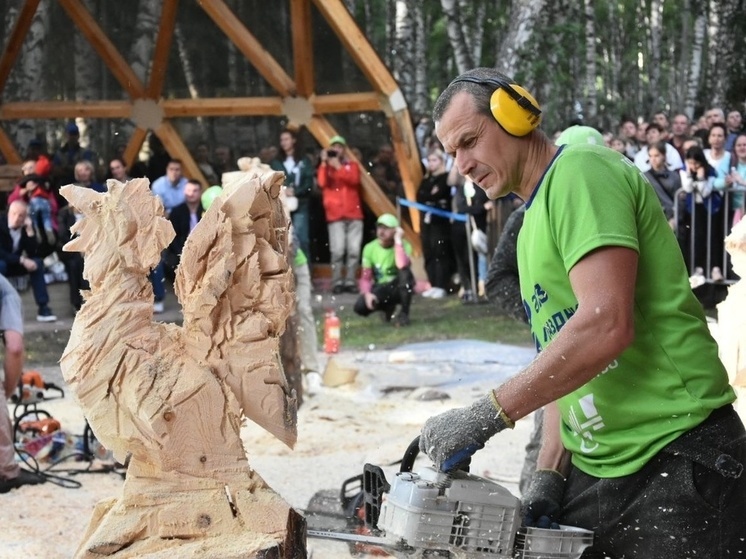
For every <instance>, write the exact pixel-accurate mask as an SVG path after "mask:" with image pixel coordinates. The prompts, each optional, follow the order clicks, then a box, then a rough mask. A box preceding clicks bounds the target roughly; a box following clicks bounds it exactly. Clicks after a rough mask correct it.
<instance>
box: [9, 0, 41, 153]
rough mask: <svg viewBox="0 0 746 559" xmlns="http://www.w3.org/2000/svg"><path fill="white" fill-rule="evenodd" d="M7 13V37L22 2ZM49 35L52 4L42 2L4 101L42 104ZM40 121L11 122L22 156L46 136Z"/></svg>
mask: <svg viewBox="0 0 746 559" xmlns="http://www.w3.org/2000/svg"><path fill="white" fill-rule="evenodd" d="M9 4H10V5H9V6H8V8H7V11H6V13H5V29H6V33H5V36H6V37H7V36H8V35H9V34H10V30H12V29H13V27H14V26H15V23H16V20H17V19H18V14H19V12H20V8H21V6H22V4H23V1H22V0H16V1H14V2H10V3H9ZM48 33H49V5H48V4H47V3H46V2H41V3H40V4H39V7H38V8H37V10H36V14H35V15H34V18H33V21H32V22H31V27H30V28H29V30H28V33H27V35H26V39H25V41H24V42H23V46H22V47H21V52H20V54H19V56H18V58H17V60H16V64H15V68H14V71H13V72H11V73H10V76H9V78H8V82H7V85H6V87H5V98H6V99H8V100H13V101H21V100H22V101H40V100H42V99H44V84H45V81H46V80H45V79H44V61H45V53H44V49H45V46H46V43H47V35H48ZM40 124H42V123H40V122H39V121H35V120H32V119H21V120H17V121H8V122H7V124H6V125H7V127H8V128H7V130H8V133H9V136H10V137H11V138H13V139H14V140H15V144H16V146H17V148H18V151H19V153H20V155H21V157H23V155H24V153H25V152H26V147H27V146H28V143H29V141H30V140H31V139H32V138H35V137H37V136H39V135H46V132H47V131H46V130H44V129H38V130H37V126H39V125H40Z"/></svg>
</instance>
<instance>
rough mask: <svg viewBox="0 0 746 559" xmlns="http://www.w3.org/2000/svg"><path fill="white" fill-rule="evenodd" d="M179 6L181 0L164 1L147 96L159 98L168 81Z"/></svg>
mask: <svg viewBox="0 0 746 559" xmlns="http://www.w3.org/2000/svg"><path fill="white" fill-rule="evenodd" d="M178 8H179V0H166V1H165V2H163V7H162V8H161V23H160V25H159V27H158V34H157V35H156V42H155V49H154V52H153V63H152V64H151V66H150V79H149V81H148V90H147V96H148V97H149V98H151V99H158V98H159V97H160V96H161V92H162V91H163V84H164V83H165V81H166V68H167V66H168V55H169V54H170V52H171V43H172V40H173V37H174V29H175V27H176V12H177V11H178Z"/></svg>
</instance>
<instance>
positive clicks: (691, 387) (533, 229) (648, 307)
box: [518, 145, 735, 477]
mask: <svg viewBox="0 0 746 559" xmlns="http://www.w3.org/2000/svg"><path fill="white" fill-rule="evenodd" d="M526 207H527V210H526V215H525V219H524V223H523V227H522V229H521V232H520V235H519V238H518V263H519V271H520V283H521V294H522V297H523V304H524V307H525V308H526V312H527V314H528V315H529V319H530V323H531V332H532V335H533V337H534V341H535V342H536V347H537V350H538V351H541V350H542V349H543V348H545V347H546V346H547V345H548V344H549V343H550V342H551V341H552V339H553V338H554V337H555V336H556V335H557V333H558V332H559V331H560V329H561V328H562V326H563V325H564V324H565V323H566V322H567V321H568V320H571V318H572V316H573V314H574V312H575V310H576V309H577V306H578V301H577V299H576V298H575V295H574V293H573V290H572V286H571V284H570V281H569V272H570V270H571V269H572V267H573V266H574V265H575V264H576V263H577V262H578V261H579V260H581V259H582V258H583V257H584V256H585V255H587V254H588V253H590V252H591V251H593V250H594V249H597V248H599V247H603V246H622V247H628V248H631V249H633V250H635V251H636V252H637V253H638V256H639V261H638V271H637V281H636V286H635V311H634V326H635V339H634V341H633V342H632V345H630V346H629V347H628V348H627V349H626V350H625V351H624V352H623V353H622V354H621V355H620V356H619V357H618V358H617V359H615V360H614V361H613V362H612V363H609V365H608V367H607V368H606V369H605V370H604V371H599V373H601V374H599V375H598V376H596V377H595V378H593V379H592V380H591V381H589V382H588V383H587V384H585V385H584V386H582V387H580V388H578V389H577V390H575V391H574V392H572V393H570V394H568V395H567V396H564V397H563V398H561V399H560V400H558V404H559V408H560V412H561V414H562V419H563V421H562V424H561V437H562V442H563V444H564V446H565V448H567V449H568V450H569V451H571V452H572V460H573V464H574V465H575V466H576V467H578V468H579V469H581V470H582V471H584V472H586V473H588V474H590V475H593V476H596V477H619V476H623V475H628V474H632V473H634V472H636V471H638V470H639V469H640V468H641V467H642V466H643V465H645V463H646V462H647V461H648V460H650V459H651V458H652V457H653V456H654V455H655V454H656V453H657V452H658V451H660V450H661V449H662V448H663V447H664V446H666V445H667V444H668V443H670V442H671V441H672V440H674V439H675V438H676V437H678V436H679V435H680V434H682V433H683V432H685V431H687V430H689V429H691V428H692V427H694V426H696V425H698V424H699V423H700V422H701V421H703V420H704V419H705V418H706V417H707V416H708V415H709V413H710V412H711V411H712V410H713V409H716V408H718V407H721V406H723V405H725V404H728V403H730V402H733V401H734V399H735V394H734V392H733V390H732V389H731V387H730V385H729V384H728V375H727V373H726V371H725V368H724V367H723V364H722V363H721V362H720V360H719V358H718V347H717V344H716V343H715V340H714V339H713V338H712V336H711V335H710V332H709V329H708V328H707V323H706V321H705V316H704V312H703V310H702V306H701V305H700V303H699V302H698V301H697V299H696V298H695V297H694V294H693V293H692V290H691V288H690V286H689V281H688V277H687V272H686V268H685V265H684V261H683V258H682V255H681V250H680V248H679V246H678V243H677V242H676V238H675V237H674V234H673V232H672V231H671V228H670V227H669V225H668V223H667V222H666V219H665V216H664V214H663V212H662V211H661V206H660V203H659V202H658V199H657V197H656V195H655V192H654V190H653V188H651V186H650V184H649V183H648V182H647V181H646V180H645V178H644V177H643V175H642V173H640V171H639V170H638V169H637V168H636V167H635V166H634V165H633V164H632V162H630V161H629V160H628V159H626V158H625V157H624V156H623V155H622V154H620V153H618V152H615V151H613V150H610V149H607V148H604V147H599V146H593V145H573V146H565V147H564V148H562V149H561V150H560V151H559V152H558V154H557V156H556V157H555V159H554V161H553V162H552V163H551V165H550V166H549V168H548V169H547V170H546V172H545V174H544V177H543V178H542V179H541V181H540V183H539V185H538V187H537V188H536V190H535V192H534V194H533V196H532V198H531V199H530V200H529V202H528V204H527V205H526ZM581 349H582V348H581Z"/></svg>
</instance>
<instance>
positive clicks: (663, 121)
mask: <svg viewBox="0 0 746 559" xmlns="http://www.w3.org/2000/svg"><path fill="white" fill-rule="evenodd" d="M653 122H655V123H656V124H657V125H658V126H660V127H661V128H663V130H668V117H667V116H666V115H665V114H663V113H656V114H655V116H653Z"/></svg>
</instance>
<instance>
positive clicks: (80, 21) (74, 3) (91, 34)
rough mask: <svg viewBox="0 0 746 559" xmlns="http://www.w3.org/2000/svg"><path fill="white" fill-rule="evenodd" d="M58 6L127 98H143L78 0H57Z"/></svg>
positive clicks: (121, 60) (137, 81)
mask: <svg viewBox="0 0 746 559" xmlns="http://www.w3.org/2000/svg"><path fill="white" fill-rule="evenodd" d="M59 4H60V5H61V6H62V7H63V8H64V9H65V11H66V12H67V13H68V15H69V16H70V19H72V21H73V23H75V25H76V26H77V27H78V28H79V29H80V31H81V33H83V35H84V36H85V38H86V39H88V42H89V43H91V46H92V47H93V48H94V50H95V51H96V52H97V53H98V55H99V56H100V57H101V58H102V60H103V61H104V63H105V64H106V66H108V68H109V70H110V71H111V73H112V74H113V75H114V77H115V78H116V80H117V81H118V82H119V84H120V85H121V86H122V88H123V89H124V90H125V91H126V92H127V93H128V94H129V96H130V97H131V98H132V99H137V98H140V97H144V96H145V88H144V86H143V84H142V82H141V81H140V79H139V78H138V77H137V75H136V74H135V72H134V71H133V70H132V68H131V67H130V65H129V64H127V61H126V60H125V59H124V57H123V56H122V55H121V54H119V51H118V50H117V49H116V47H115V46H114V44H113V43H112V42H111V41H110V40H109V38H108V37H107V36H106V34H105V33H104V32H103V30H102V29H101V27H100V26H99V25H98V23H96V20H95V19H93V16H91V13H90V12H89V11H88V10H87V9H86V7H85V6H84V5H83V4H82V3H81V2H80V0H59Z"/></svg>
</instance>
